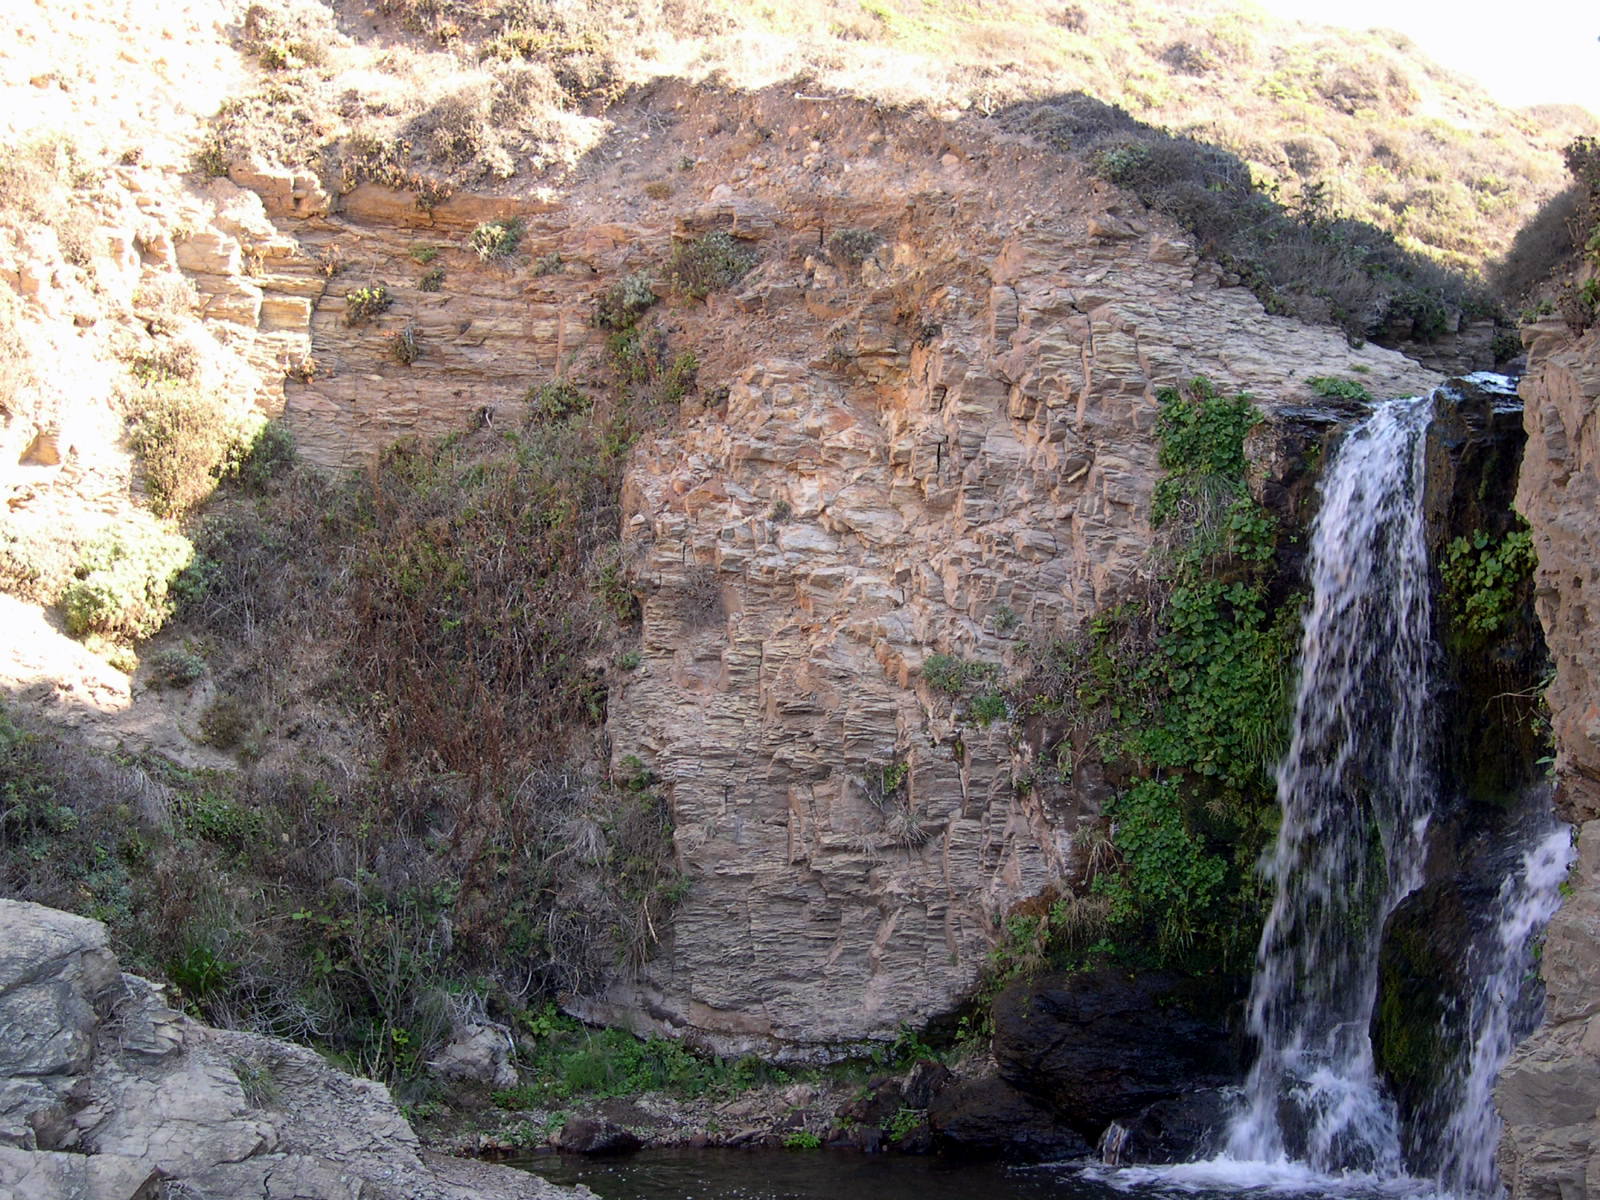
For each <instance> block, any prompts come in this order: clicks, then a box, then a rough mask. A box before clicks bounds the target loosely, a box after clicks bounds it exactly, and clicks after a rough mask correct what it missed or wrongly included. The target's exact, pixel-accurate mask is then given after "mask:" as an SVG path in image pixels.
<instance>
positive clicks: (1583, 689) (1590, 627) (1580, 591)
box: [1495, 321, 1600, 1200]
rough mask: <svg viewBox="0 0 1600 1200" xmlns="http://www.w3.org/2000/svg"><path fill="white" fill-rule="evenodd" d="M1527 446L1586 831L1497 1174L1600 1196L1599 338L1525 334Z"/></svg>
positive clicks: (1512, 1071) (1542, 613) (1563, 748)
mask: <svg viewBox="0 0 1600 1200" xmlns="http://www.w3.org/2000/svg"><path fill="white" fill-rule="evenodd" d="M1524 345H1525V347H1526V348H1527V351H1528V372H1527V374H1526V375H1525V376H1524V377H1523V379H1522V383H1521V386H1520V388H1519V391H1520V393H1521V395H1522V399H1523V406H1524V407H1523V423H1524V426H1525V427H1526V429H1527V433H1528V442H1527V447H1526V449H1525V451H1524V453H1523V460H1522V472H1521V476H1520V478H1519V480H1518V487H1517V510H1518V511H1519V512H1521V513H1522V514H1523V515H1524V516H1525V517H1526V518H1527V519H1528V523H1529V525H1530V526H1531V528H1532V531H1533V539H1534V549H1535V550H1536V552H1537V553H1538V557H1539V565H1538V571H1537V575H1536V577H1535V592H1534V606H1535V608H1536V609H1537V611H1538V614H1539V622H1540V624H1541V625H1542V626H1543V628H1544V636H1545V642H1546V644H1547V645H1548V646H1549V648H1550V657H1551V659H1552V661H1553V662H1554V665H1555V677H1554V679H1553V680H1552V682H1551V684H1550V687H1549V690H1548V692H1547V698H1548V703H1549V705H1550V720H1551V727H1552V729H1553V731H1554V734H1555V742H1556V807H1557V810H1558V812H1560V813H1561V815H1562V816H1564V817H1565V818H1566V819H1568V820H1571V821H1574V822H1581V823H1582V824H1581V827H1580V829H1579V834H1578V861H1577V862H1576V864H1575V865H1574V866H1573V868H1572V874H1571V875H1570V877H1569V887H1568V889H1567V893H1568V894H1567V898H1566V899H1565V900H1564V901H1563V903H1562V906H1561V909H1560V911H1558V912H1557V913H1556V915H1555V917H1554V918H1553V919H1552V920H1551V922H1550V927H1549V929H1548V930H1547V931H1546V934H1545V946H1544V953H1543V955H1542V956H1541V959H1540V970H1541V974H1542V975H1543V977H1544V982H1545V991H1546V1011H1545V1020H1544V1024H1543V1025H1541V1026H1540V1028H1539V1029H1538V1030H1536V1031H1535V1032H1534V1034H1533V1036H1532V1037H1530V1038H1529V1039H1528V1040H1527V1041H1525V1042H1524V1043H1523V1044H1522V1045H1521V1046H1519V1047H1518V1048H1517V1049H1516V1051H1515V1052H1514V1053H1513V1054H1512V1056H1511V1059H1510V1061H1509V1062H1507V1064H1506V1066H1505V1068H1504V1070H1502V1071H1501V1073H1500V1081H1499V1085H1498V1087H1497V1088H1496V1090H1495V1100H1496V1103H1497V1104H1498V1106H1499V1108H1500V1112H1501V1115H1502V1116H1503V1117H1504V1119H1505V1122H1506V1128H1505V1133H1504V1135H1503V1136H1502V1138H1501V1142H1500V1167H1501V1174H1502V1175H1503V1177H1504V1180H1505V1183H1506V1187H1507V1189H1508V1192H1509V1195H1510V1197H1511V1200H1525V1198H1532V1197H1544V1196H1552V1195H1559V1196H1561V1197H1562V1200H1583V1198H1584V1197H1587V1196H1600V1016H1597V1013H1600V821H1597V820H1596V819H1595V818H1596V817H1600V691H1597V688H1600V641H1597V640H1596V637H1595V633H1594V630H1595V628H1596V623H1597V619H1600V613H1597V612H1596V609H1595V604H1596V601H1595V599H1594V597H1595V596H1597V595H1600V591H1597V589H1600V574H1597V572H1600V567H1597V558H1596V553H1595V548H1596V546H1600V420H1597V419H1596V415H1595V413H1596V406H1597V404H1600V332H1597V331H1595V330H1590V331H1589V332H1588V333H1587V334H1586V335H1585V336H1583V337H1581V338H1576V339H1575V338H1573V336H1572V335H1571V333H1570V332H1569V331H1568V330H1567V328H1566V326H1565V325H1563V324H1561V323H1560V322H1556V321H1546V322H1541V323H1539V324H1537V325H1533V326H1530V327H1529V328H1527V329H1526V330H1524Z"/></svg>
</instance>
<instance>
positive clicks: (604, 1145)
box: [555, 1117, 643, 1155]
mask: <svg viewBox="0 0 1600 1200" xmlns="http://www.w3.org/2000/svg"><path fill="white" fill-rule="evenodd" d="M641 1145H643V1143H642V1142H640V1140H639V1138H638V1135H637V1134H634V1133H631V1132H630V1131H628V1130H626V1129H624V1128H623V1127H622V1126H621V1125H617V1124H614V1123H612V1122H611V1121H605V1120H596V1119H594V1118H590V1117H578V1118H577V1119H576V1120H572V1121H568V1122H567V1123H566V1124H565V1125H563V1126H562V1127H561V1132H560V1133H558V1134H556V1137H555V1147H556V1149H557V1150H559V1151H561V1152H562V1153H563V1154H595V1155H599V1154H632V1153H633V1152H634V1151H635V1150H637V1149H638V1148H639V1147H640V1146H641Z"/></svg>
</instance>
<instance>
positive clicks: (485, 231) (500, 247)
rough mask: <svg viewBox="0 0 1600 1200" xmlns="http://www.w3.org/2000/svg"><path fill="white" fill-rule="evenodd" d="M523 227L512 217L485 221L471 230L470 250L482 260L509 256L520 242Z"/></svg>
mask: <svg viewBox="0 0 1600 1200" xmlns="http://www.w3.org/2000/svg"><path fill="white" fill-rule="evenodd" d="M523 232H524V227H523V224H522V222H521V221H519V220H517V219H516V218H514V217H505V218H502V219H501V220H498V221H487V222H485V223H484V224H482V225H479V226H478V227H477V228H476V229H474V230H473V231H472V237H471V238H470V239H469V241H468V244H469V245H470V246H471V247H472V252H473V253H474V254H476V255H477V256H478V257H479V258H481V259H482V260H483V261H484V262H500V261H502V260H504V259H507V258H510V257H511V256H512V255H513V254H515V253H516V252H517V247H518V246H520V245H521V244H522V234H523Z"/></svg>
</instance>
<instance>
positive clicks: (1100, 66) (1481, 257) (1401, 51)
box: [257, 0, 1596, 273]
mask: <svg viewBox="0 0 1600 1200" xmlns="http://www.w3.org/2000/svg"><path fill="white" fill-rule="evenodd" d="M376 10H377V11H376V14H375V16H374V18H373V19H370V20H369V19H368V18H367V17H365V16H363V15H362V14H363V13H364V12H371V11H372V10H370V9H364V8H362V7H361V6H358V5H347V6H345V8H344V9H343V15H342V18H341V20H340V21H339V22H338V25H339V28H340V30H342V32H343V33H344V34H345V35H348V37H349V38H351V39H353V41H354V43H355V44H354V46H351V45H350V44H349V43H347V42H345V40H344V38H341V37H340V36H338V35H335V34H333V33H332V32H331V31H329V30H328V29H327V27H326V25H325V24H323V23H322V21H321V20H320V19H319V17H318V13H319V11H320V10H318V9H317V8H316V7H315V6H312V7H309V8H307V9H305V10H303V11H304V12H306V13H308V14H311V15H309V16H307V17H305V18H303V19H302V20H301V21H298V22H284V23H283V24H282V26H281V27H282V28H283V29H285V30H289V29H293V30H296V31H297V32H292V33H287V34H285V35H281V36H278V37H276V38H273V37H269V38H267V39H266V40H265V41H264V42H262V43H260V45H261V46H264V47H265V49H262V50H261V51H260V54H259V55H258V57H260V56H262V55H264V57H262V59H261V60H262V61H263V62H266V63H268V64H272V65H274V66H275V67H276V68H278V69H277V70H276V71H275V72H274V73H273V75H272V77H271V82H270V84H269V85H268V86H267V87H266V88H264V89H262V90H261V91H259V92H258V93H257V100H258V102H259V103H260V104H262V105H263V106H264V108H265V109H267V110H270V109H273V108H279V109H281V108H282V107H283V106H284V105H286V104H291V103H292V104H295V105H298V106H302V107H300V108H298V109H297V111H296V116H295V121H296V122H297V123H298V124H299V126H300V128H301V135H300V136H299V138H298V145H297V146H295V147H293V148H288V147H284V148H283V149H284V150H285V151H286V152H287V153H289V154H290V155H291V156H293V155H296V154H298V155H300V156H303V157H305V158H307V160H309V158H310V157H311V156H312V155H313V154H315V153H321V152H322V151H323V149H324V148H325V147H326V146H327V145H328V143H329V142H330V140H331V139H333V138H336V137H338V136H340V135H341V134H345V135H347V134H349V133H352V132H354V133H358V134H360V135H361V136H362V138H363V139H365V138H371V137H377V138H378V139H379V140H380V141H381V140H382V139H383V138H385V137H387V136H388V135H389V134H390V133H392V132H395V131H397V130H401V129H405V130H407V131H408V132H409V133H410V134H411V136H410V137H409V138H408V140H409V141H410V143H411V150H412V152H413V157H414V159H415V160H416V161H420V162H426V163H427V164H428V165H429V166H430V167H433V168H435V169H437V168H439V167H441V166H442V167H444V168H445V169H447V170H448V171H449V172H450V173H453V174H455V175H458V176H471V175H477V176H479V177H480V179H481V177H483V176H487V177H489V178H491V179H495V178H499V177H504V178H505V181H506V182H507V183H508V184H510V185H512V186H515V183H514V181H516V180H518V179H523V178H526V174H533V175H539V174H547V173H550V174H553V176H554V178H555V179H559V178H560V175H561V171H562V168H568V169H570V168H571V167H572V166H573V163H574V159H575V156H576V155H577V154H580V153H581V152H582V150H583V149H584V148H586V147H587V146H588V145H590V144H592V139H593V137H594V133H593V126H592V125H591V124H590V123H587V122H585V121H583V120H582V119H581V118H580V117H579V116H578V114H577V112H575V111H574V110H575V109H582V110H586V111H593V110H594V106H595V103H596V102H597V101H603V100H604V98H605V97H607V96H609V95H614V94H615V92H616V89H617V88H619V87H620V86H622V85H623V84H625V83H628V82H637V81H640V80H643V79H647V78H650V77H652V76H656V75H660V74H672V75H683V76H686V77H688V78H691V79H697V80H706V79H713V80H718V81H721V82H725V83H727V84H729V85H732V86H734V87H739V88H759V87H764V86H767V85H770V84H774V83H777V82H779V81H782V80H795V79H802V80H808V81H810V83H809V84H807V85H806V86H811V85H815V88H816V89H817V90H820V91H823V92H837V93H842V94H845V95H853V96H858V97H862V98H865V99H870V100H872V101H874V102H878V103H885V104H890V105H895V106H907V105H909V106H917V107H924V108H927V109H929V110H930V111H934V112H939V113H945V114H948V115H952V116H953V115H955V114H959V113H972V114H991V113H996V112H999V111H1001V110H1004V109H1006V108H1009V107H1011V106H1014V105H1016V104H1019V103H1022V102H1028V101H1037V100H1041V99H1048V98H1050V97H1052V96H1059V95H1062V94H1067V93H1072V92H1083V93H1086V94H1088V95H1090V96H1093V97H1095V98H1097V99H1099V100H1101V101H1104V102H1106V103H1109V104H1115V105H1119V106H1121V107H1123V108H1124V109H1126V111H1127V112H1128V113H1129V114H1131V115H1132V116H1133V117H1135V118H1137V119H1139V120H1141V121H1144V122H1148V123H1150V124H1154V125H1157V126H1160V127H1162V128H1165V129H1167V130H1169V131H1170V132H1172V133H1175V134H1180V135H1189V136H1193V137H1195V138H1196V139H1198V140H1200V141H1204V142H1206V143H1209V144H1213V145H1215V146H1218V147H1220V148H1222V149H1224V150H1227V151H1229V152H1231V153H1233V154H1236V155H1238V156H1239V157H1240V158H1241V159H1243V160H1244V161H1245V162H1246V163H1247V164H1248V165H1249V168H1250V171H1251V173H1252V175H1253V177H1254V179H1255V181H1256V182H1257V183H1258V184H1260V185H1261V186H1262V187H1263V188H1264V189H1266V190H1268V191H1270V192H1273V193H1275V194H1276V195H1278V196H1279V197H1280V198H1281V199H1282V200H1283V202H1284V203H1285V204H1287V205H1290V206H1297V205H1304V204H1312V205H1314V206H1316V207H1322V208H1326V209H1327V210H1329V211H1332V212H1337V213H1341V214H1344V215H1347V216H1350V217H1353V218H1355V219H1358V220H1364V221H1370V222H1372V223H1373V224H1375V225H1377V226H1379V227H1381V228H1384V229H1387V230H1390V231H1391V232H1393V233H1394V235H1395V236H1396V237H1397V238H1398V239H1399V241H1400V243H1401V245H1402V246H1403V247H1405V248H1407V249H1412V250H1417V251H1420V252H1423V253H1426V254H1429V255H1431V256H1433V257H1435V258H1437V259H1438V260H1439V261H1440V262H1442V263H1444V264H1445V265H1448V266H1450V267H1453V268H1455V269H1458V270H1462V271H1466V272H1469V273H1471V272H1474V271H1477V270H1479V269H1481V268H1482V267H1483V266H1484V264H1485V263H1486V262H1488V261H1489V260H1490V259H1492V258H1494V257H1495V256H1497V255H1499V254H1501V253H1503V252H1504V251H1505V249H1506V247H1507V246H1508V245H1509V241H1510V238H1511V236H1512V234H1513V233H1514V232H1515V230H1516V229H1517V228H1518V227H1519V226H1520V225H1521V224H1522V223H1523V221H1524V220H1526V218H1527V217H1528V216H1530V215H1531V214H1532V212H1533V211H1534V209H1535V207H1536V206H1537V205H1538V204H1539V203H1540V201H1542V200H1543V199H1544V198H1546V197H1547V196H1548V195H1549V194H1550V193H1552V192H1553V191H1555V190H1558V189H1559V188H1560V187H1562V186H1564V184H1565V180H1564V177H1563V174H1562V170H1561V163H1560V148H1561V147H1562V146H1563V145H1565V144H1566V143H1567V142H1568V141H1570V140H1571V138H1572V137H1573V136H1575V135H1577V134H1580V133H1585V132H1592V131H1593V130H1594V129H1595V127H1596V126H1595V119H1594V117H1593V115H1592V114H1587V113H1584V112H1582V111H1581V110H1576V109H1570V108H1556V107H1547V108H1542V109H1537V110H1528V111H1515V110H1510V109H1507V108H1505V107H1503V106H1501V105H1499V104H1497V103H1496V102H1495V101H1493V100H1492V99H1491V98H1490V97H1489V95H1488V94H1487V93H1486V92H1485V91H1484V90H1483V89H1482V88H1481V87H1480V86H1479V85H1477V84H1475V83H1473V82H1471V81H1468V80H1466V79H1464V78H1462V77H1460V76H1457V75H1454V74H1452V73H1451V72H1449V71H1446V70H1443V69H1441V68H1439V67H1437V66H1435V65H1434V64H1432V63H1430V62H1429V61H1428V60H1427V59H1426V58H1425V57H1424V56H1423V55H1422V54H1421V53H1420V52H1419V51H1418V50H1417V49H1416V47H1414V46H1413V45H1411V44H1410V43H1409V42H1408V41H1407V40H1406V39H1405V38H1403V37H1400V36H1399V35H1394V34H1386V33H1382V32H1367V33H1351V32H1346V31H1342V30H1334V29H1330V28H1320V29H1319V28H1315V27H1307V26H1303V25H1300V24H1298V23H1292V22H1286V21H1282V20H1278V19H1275V18H1272V17H1270V16H1268V15H1266V14H1264V13H1262V12H1260V11H1259V10H1256V9H1253V8H1251V7H1249V6H1243V5H1238V4H1229V3H1223V2H1221V0H1122V2H1120V3H1107V4H1094V5H1081V4H1065V5H1063V4H1045V3H1038V2H1037V0H1004V2H1002V3H998V4H992V5H984V6H982V8H981V9H978V10H974V9H972V8H971V7H970V6H965V5H962V4H957V3H953V2H950V0H937V2H932V3H929V2H924V0H873V2H872V3H865V2H863V3H857V4H849V3H840V2H835V0H830V2H826V3H817V4H808V5H739V4H732V3H727V2H726V0H702V2H701V3H697V4H643V5H634V4H629V5H614V4H605V3H601V4H585V5H579V4H571V3H567V4H563V3H553V2H546V3H532V2H529V0H512V2H509V3H508V2H503V0H493V2H488V0H387V2H386V3H380V4H378V5H377V6H376ZM269 11H270V9H269ZM380 48H381V52H382V53H383V55H384V57H383V60H382V64H381V66H380V67H379V68H378V70H377V71H376V72H374V70H373V69H372V68H371V66H370V65H369V64H370V62H371V55H372V54H373V53H374V52H375V51H378V50H380ZM530 67H532V68H535V69H533V70H531V71H530V70H529V68H530ZM538 67H545V68H547V70H545V71H541V70H537V68H538ZM400 80H403V81H404V82H403V83H401V82H399V81H400ZM334 96H340V97H342V98H343V99H342V100H341V102H340V103H339V104H338V105H335V104H334V103H333V102H332V97H334ZM485 104H487V106H488V107H487V108H485V107H484V105H485ZM552 106H553V107H555V108H557V109H561V110H564V111H565V113H566V115H564V116H558V115H556V114H555V113H554V112H552V111H551V108H552ZM474 110H476V111H474ZM484 118H488V121H487V124H485V121H484ZM417 134H423V135H424V136H416V135H417ZM430 140H431V146H430V144H429V143H430ZM441 159H443V160H444V161H443V162H442V163H441V162H440V160H441ZM402 165H406V164H402ZM552 168H554V170H553V172H552ZM525 173H526V174H525Z"/></svg>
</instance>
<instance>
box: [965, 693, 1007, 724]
mask: <svg viewBox="0 0 1600 1200" xmlns="http://www.w3.org/2000/svg"><path fill="white" fill-rule="evenodd" d="M967 715H968V716H970V717H971V718H972V719H973V720H974V721H975V722H977V724H978V725H980V726H983V727H985V728H987V727H988V726H989V725H992V724H994V722H996V721H1004V720H1005V719H1006V718H1007V717H1008V716H1009V715H1010V708H1009V706H1008V705H1007V704H1006V698H1005V697H1004V696H1002V695H1001V694H1000V693H999V692H984V693H983V694H981V695H978V696H974V697H973V698H972V701H971V702H970V703H969V704H968V705H967Z"/></svg>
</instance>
